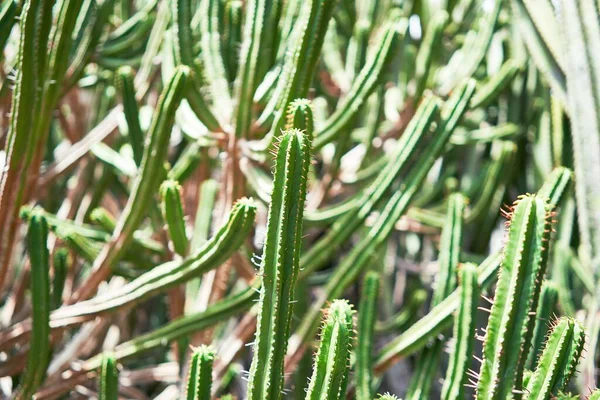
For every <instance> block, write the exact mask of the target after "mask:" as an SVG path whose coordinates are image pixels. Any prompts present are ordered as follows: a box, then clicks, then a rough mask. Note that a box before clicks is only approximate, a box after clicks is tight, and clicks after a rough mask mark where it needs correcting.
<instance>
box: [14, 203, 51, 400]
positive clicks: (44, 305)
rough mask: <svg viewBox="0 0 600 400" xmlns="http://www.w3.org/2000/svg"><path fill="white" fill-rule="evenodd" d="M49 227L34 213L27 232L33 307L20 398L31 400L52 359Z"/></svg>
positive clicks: (42, 217)
mask: <svg viewBox="0 0 600 400" xmlns="http://www.w3.org/2000/svg"><path fill="white" fill-rule="evenodd" d="M47 241H48V224H47V223H46V219H45V218H44V216H43V214H40V213H37V212H35V211H34V212H33V215H32V216H31V219H30V221H29V230H28V232H27V247H28V252H29V260H30V263H31V305H32V307H33V312H32V315H33V318H32V330H31V340H30V342H29V345H30V351H29V357H28V359H27V367H26V369H25V375H24V376H23V378H22V380H21V383H20V385H19V391H18V394H17V396H16V398H17V399H23V400H25V399H30V398H32V396H33V394H34V393H35V391H36V390H37V388H38V387H39V386H40V385H41V384H42V382H43V381H44V378H45V376H46V368H47V366H48V361H49V360H48V358H49V356H50V323H49V320H50V309H51V307H52V304H51V302H50V276H49V273H50V260H49V258H50V254H49V252H48V247H47V246H48V245H47Z"/></svg>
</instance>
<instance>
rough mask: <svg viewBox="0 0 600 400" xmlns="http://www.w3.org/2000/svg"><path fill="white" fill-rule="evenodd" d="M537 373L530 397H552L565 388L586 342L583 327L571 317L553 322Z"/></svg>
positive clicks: (528, 392) (546, 399)
mask: <svg viewBox="0 0 600 400" xmlns="http://www.w3.org/2000/svg"><path fill="white" fill-rule="evenodd" d="M553 325H554V326H553V328H552V331H551V332H550V335H549V336H548V339H547V340H546V344H545V345H544V351H543V352H542V355H541V356H540V359H539V360H538V363H537V367H536V368H535V371H534V372H533V376H532V377H531V379H530V380H529V384H528V385H527V390H526V391H525V393H526V394H525V398H526V399H531V400H533V399H535V400H550V399H551V398H554V396H556V395H557V394H558V393H559V391H561V390H563V389H565V387H566V386H567V384H568V383H569V380H570V379H571V376H572V375H573V374H574V373H575V369H576V368H577V364H578V363H579V358H580V357H581V353H582V351H583V346H584V344H585V332H584V330H583V327H582V326H581V325H580V324H579V323H578V322H576V321H574V320H572V319H570V318H564V317H563V318H560V319H558V320H557V321H555V322H554V324H553Z"/></svg>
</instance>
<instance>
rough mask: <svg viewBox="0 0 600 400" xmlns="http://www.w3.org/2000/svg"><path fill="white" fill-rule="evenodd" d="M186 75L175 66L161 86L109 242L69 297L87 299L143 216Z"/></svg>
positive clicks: (184, 68) (160, 172)
mask: <svg viewBox="0 0 600 400" xmlns="http://www.w3.org/2000/svg"><path fill="white" fill-rule="evenodd" d="M188 75H189V68H187V67H178V68H177V70H176V72H175V74H174V75H173V77H172V78H171V80H170V81H169V84H168V85H167V86H166V87H165V89H164V90H163V93H162V95H161V99H160V100H159V104H158V106H157V110H156V112H155V114H154V118H153V120H152V125H151V126H150V130H149V132H148V140H147V143H146V147H145V148H144V155H143V158H142V165H141V167H140V172H139V174H138V176H137V177H136V180H135V182H134V184H133V189H132V192H131V195H130V196H129V199H128V201H127V205H126V206H125V209H124V210H123V212H122V214H121V215H120V217H119V220H118V222H117V227H116V228H115V231H114V232H113V236H112V239H111V241H110V244H107V245H106V246H104V248H103V249H102V252H101V253H100V255H99V256H98V258H96V260H95V261H94V265H93V267H92V273H91V275H90V277H88V279H87V281H86V282H85V283H84V284H83V285H82V286H81V288H80V289H79V290H78V291H77V292H75V293H74V294H73V300H84V299H87V298H89V297H90V296H91V295H92V294H93V293H94V292H95V291H96V288H97V287H98V285H99V284H100V282H102V281H103V280H104V279H106V277H107V276H108V275H109V274H110V269H111V267H112V266H113V265H114V264H115V263H116V262H117V261H118V260H119V259H120V258H121V257H122V255H123V253H124V251H125V250H126V248H127V245H128V244H129V243H131V241H132V239H133V232H134V231H135V229H137V227H138V225H139V223H140V222H141V220H142V218H143V217H144V216H145V214H146V212H147V208H148V204H149V203H150V201H151V200H152V194H153V193H154V192H155V191H156V189H157V186H158V181H159V179H160V176H161V175H162V174H163V173H164V167H163V162H164V160H165V158H166V153H167V149H168V143H169V137H170V135H171V130H172V128H173V121H174V118H175V111H176V110H177V107H178V106H179V103H180V101H181V99H182V97H183V92H184V89H185V87H186V82H187V80H188Z"/></svg>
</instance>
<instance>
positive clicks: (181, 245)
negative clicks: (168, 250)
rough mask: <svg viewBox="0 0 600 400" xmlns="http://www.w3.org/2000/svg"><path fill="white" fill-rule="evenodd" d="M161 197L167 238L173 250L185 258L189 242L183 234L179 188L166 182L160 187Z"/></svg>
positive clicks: (172, 183) (182, 215)
mask: <svg viewBox="0 0 600 400" xmlns="http://www.w3.org/2000/svg"><path fill="white" fill-rule="evenodd" d="M160 194H161V197H162V202H161V211H162V214H163V219H164V220H165V222H166V223H167V231H168V232H169V238H170V239H171V243H172V244H173V249H174V250H175V252H176V253H177V254H179V255H180V256H181V257H185V256H186V254H187V251H188V247H189V242H188V238H187V235H186V232H185V215H184V213H183V205H182V204H181V186H179V184H178V183H177V182H176V181H173V180H166V181H164V182H163V183H162V185H161V186H160Z"/></svg>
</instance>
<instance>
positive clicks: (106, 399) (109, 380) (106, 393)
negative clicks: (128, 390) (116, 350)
mask: <svg viewBox="0 0 600 400" xmlns="http://www.w3.org/2000/svg"><path fill="white" fill-rule="evenodd" d="M98 398H99V399H100V400H117V399H118V398H119V371H118V369H117V361H116V359H115V357H114V355H112V354H110V353H107V354H105V355H104V357H103V359H102V365H101V366H100V371H99V373H98Z"/></svg>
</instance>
